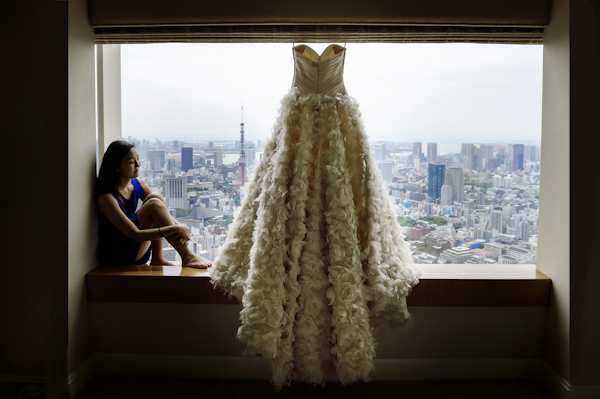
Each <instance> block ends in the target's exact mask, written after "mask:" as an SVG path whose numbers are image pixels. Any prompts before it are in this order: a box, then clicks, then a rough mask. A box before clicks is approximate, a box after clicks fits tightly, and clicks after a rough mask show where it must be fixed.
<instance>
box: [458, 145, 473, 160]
mask: <svg viewBox="0 0 600 399" xmlns="http://www.w3.org/2000/svg"><path fill="white" fill-rule="evenodd" d="M471 154H473V144H464V143H463V144H461V146H460V155H461V157H469V158H471Z"/></svg>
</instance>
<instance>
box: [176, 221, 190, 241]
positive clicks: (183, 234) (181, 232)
mask: <svg viewBox="0 0 600 399" xmlns="http://www.w3.org/2000/svg"><path fill="white" fill-rule="evenodd" d="M175 226H176V228H177V231H176V233H175V238H177V241H179V243H180V244H181V245H187V242H188V241H189V240H190V228H189V226H187V225H185V224H177V225H175Z"/></svg>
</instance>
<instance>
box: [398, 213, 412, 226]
mask: <svg viewBox="0 0 600 399" xmlns="http://www.w3.org/2000/svg"><path fill="white" fill-rule="evenodd" d="M398 223H400V226H410V227H415V226H416V225H417V221H416V220H415V219H411V218H405V217H403V216H398Z"/></svg>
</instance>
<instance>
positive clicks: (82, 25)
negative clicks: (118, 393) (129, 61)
mask: <svg viewBox="0 0 600 399" xmlns="http://www.w3.org/2000/svg"><path fill="white" fill-rule="evenodd" d="M68 45H69V58H68V60H69V69H68V70H69V85H68V90H69V108H68V109H69V127H68V129H69V131H68V136H69V140H68V143H69V147H68V150H69V154H68V159H69V174H68V184H69V192H68V195H65V196H64V200H65V201H68V205H69V209H68V228H69V233H68V244H69V254H68V267H69V282H68V294H69V305H68V314H69V338H68V339H69V341H68V342H69V346H68V351H67V373H68V375H70V374H71V373H73V372H74V371H75V370H76V369H77V368H78V367H79V366H80V365H81V363H82V362H83V361H85V359H86V358H87V357H88V356H89V355H90V354H91V353H92V352H93V350H94V348H93V347H92V344H91V336H90V329H89V315H88V306H87V301H86V296H85V274H86V273H87V272H88V271H90V270H92V269H93V268H94V267H95V266H96V263H97V262H96V239H97V238H96V237H97V235H98V234H97V225H96V223H97V221H96V208H95V206H94V202H93V188H94V182H95V179H96V165H95V162H96V121H95V112H96V110H95V76H94V69H95V68H94V30H93V29H92V28H91V27H90V26H89V24H88V21H87V1H85V0H74V1H73V0H72V1H69V42H68Z"/></svg>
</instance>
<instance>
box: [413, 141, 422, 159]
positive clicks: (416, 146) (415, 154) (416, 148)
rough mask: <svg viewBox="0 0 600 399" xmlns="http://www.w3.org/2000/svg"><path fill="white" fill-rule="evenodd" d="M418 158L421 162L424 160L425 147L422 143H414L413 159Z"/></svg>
mask: <svg viewBox="0 0 600 399" xmlns="http://www.w3.org/2000/svg"><path fill="white" fill-rule="evenodd" d="M414 159H418V160H419V162H421V161H422V160H423V149H422V148H421V143H416V142H415V143H413V160H414Z"/></svg>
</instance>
